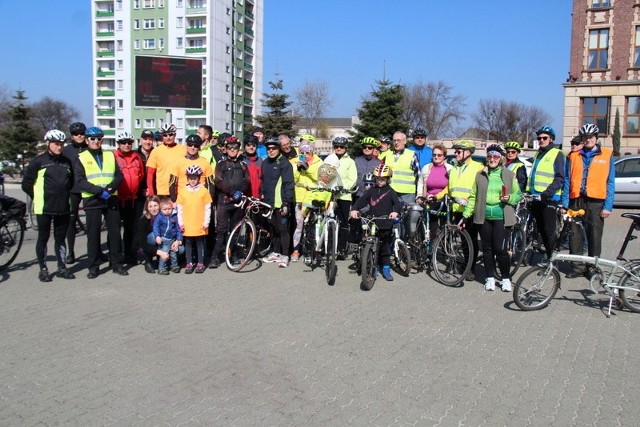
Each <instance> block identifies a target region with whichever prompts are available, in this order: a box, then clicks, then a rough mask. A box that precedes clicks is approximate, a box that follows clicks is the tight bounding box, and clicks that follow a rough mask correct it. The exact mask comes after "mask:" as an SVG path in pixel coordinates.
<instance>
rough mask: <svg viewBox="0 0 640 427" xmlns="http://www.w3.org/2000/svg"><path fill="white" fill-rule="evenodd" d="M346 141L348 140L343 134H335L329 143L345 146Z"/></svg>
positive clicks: (335, 145)
mask: <svg viewBox="0 0 640 427" xmlns="http://www.w3.org/2000/svg"><path fill="white" fill-rule="evenodd" d="M348 143H349V140H348V139H347V138H345V137H344V136H336V137H335V138H333V141H332V142H331V145H333V146H334V147H346V146H347V144H348Z"/></svg>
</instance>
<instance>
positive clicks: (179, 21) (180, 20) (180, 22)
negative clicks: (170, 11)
mask: <svg viewBox="0 0 640 427" xmlns="http://www.w3.org/2000/svg"><path fill="white" fill-rule="evenodd" d="M183 25H184V20H183V18H182V17H181V16H178V17H177V18H176V28H182V26H183Z"/></svg>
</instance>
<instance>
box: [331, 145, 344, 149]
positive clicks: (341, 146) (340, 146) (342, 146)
mask: <svg viewBox="0 0 640 427" xmlns="http://www.w3.org/2000/svg"><path fill="white" fill-rule="evenodd" d="M338 148H339V149H341V150H346V149H347V147H345V146H344V145H336V146H335V147H333V149H334V150H337V149H338Z"/></svg>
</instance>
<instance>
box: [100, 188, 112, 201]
mask: <svg viewBox="0 0 640 427" xmlns="http://www.w3.org/2000/svg"><path fill="white" fill-rule="evenodd" d="M109 197H111V194H109V192H108V191H107V190H102V193H101V194H100V198H101V199H104V200H107V199H109Z"/></svg>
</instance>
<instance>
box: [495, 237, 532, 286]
mask: <svg viewBox="0 0 640 427" xmlns="http://www.w3.org/2000/svg"><path fill="white" fill-rule="evenodd" d="M506 244H507V254H508V255H509V277H513V275H514V274H516V271H518V269H519V268H520V265H521V264H522V258H524V253H525V250H526V247H527V245H526V242H525V237H524V233H523V232H522V228H520V225H519V224H516V225H514V226H513V227H511V229H509V230H508V232H507V240H506ZM496 264H497V263H496ZM496 278H497V279H498V280H501V279H502V273H501V272H500V269H499V268H496Z"/></svg>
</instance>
